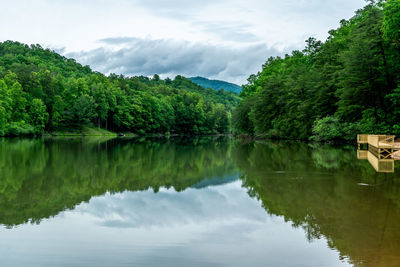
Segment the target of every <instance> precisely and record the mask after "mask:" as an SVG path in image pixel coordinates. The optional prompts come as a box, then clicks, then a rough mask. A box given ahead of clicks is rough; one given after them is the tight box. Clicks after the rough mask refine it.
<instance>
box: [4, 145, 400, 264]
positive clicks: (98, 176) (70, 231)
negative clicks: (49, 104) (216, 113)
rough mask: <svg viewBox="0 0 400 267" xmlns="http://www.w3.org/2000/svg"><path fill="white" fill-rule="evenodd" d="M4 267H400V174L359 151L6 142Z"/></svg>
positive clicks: (303, 147)
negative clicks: (380, 167)
mask: <svg viewBox="0 0 400 267" xmlns="http://www.w3.org/2000/svg"><path fill="white" fill-rule="evenodd" d="M0 167H1V168H0V225H1V227H0V264H1V266H191V267H192V266H307V267H309V266H374V267H375V266H400V179H399V178H400V175H399V172H398V171H397V170H398V169H399V167H400V166H397V164H396V165H395V167H396V168H397V170H396V169H395V172H394V173H378V172H376V171H375V169H374V168H373V167H372V166H371V165H370V164H369V162H368V161H366V160H358V159H357V148H356V146H355V145H348V146H332V145H314V144H305V143H301V142H257V143H246V142H242V141H238V140H233V139H230V138H217V137H208V138H175V139H173V138H171V139H169V140H168V139H148V138H146V139H145V138H142V139H141V138H131V139H130V138H116V139H109V140H107V139H105V138H44V139H0Z"/></svg>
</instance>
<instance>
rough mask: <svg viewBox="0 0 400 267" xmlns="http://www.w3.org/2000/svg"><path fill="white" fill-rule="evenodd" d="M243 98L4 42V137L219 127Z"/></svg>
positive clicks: (0, 83)
mask: <svg viewBox="0 0 400 267" xmlns="http://www.w3.org/2000/svg"><path fill="white" fill-rule="evenodd" d="M239 100H240V98H239V96H238V95H237V94H235V93H232V92H227V91H216V90H213V89H204V88H202V87H200V86H198V85H196V84H194V83H192V82H191V81H190V80H188V79H186V78H185V77H182V76H177V77H175V78H174V79H173V80H172V79H169V78H167V79H165V80H163V79H160V77H159V76H158V75H154V76H153V77H152V78H149V77H145V76H139V77H124V76H122V75H115V74H111V75H109V76H105V75H103V74H101V73H98V72H94V71H92V70H91V69H90V68H89V67H88V66H82V65H80V64H78V63H77V62H76V61H75V60H74V59H68V58H65V57H63V56H61V55H59V54H57V53H55V52H54V51H51V50H49V49H43V48H42V47H41V46H40V45H31V46H28V45H25V44H21V43H18V42H13V41H6V42H3V43H0V136H17V135H37V134H42V133H44V132H54V131H74V130H80V129H82V127H84V126H92V127H99V128H105V129H107V130H111V131H115V132H133V133H137V134H147V133H161V134H165V133H176V134H214V133H227V132H229V129H230V120H231V110H232V109H233V108H234V107H235V106H236V105H237V103H238V102H239Z"/></svg>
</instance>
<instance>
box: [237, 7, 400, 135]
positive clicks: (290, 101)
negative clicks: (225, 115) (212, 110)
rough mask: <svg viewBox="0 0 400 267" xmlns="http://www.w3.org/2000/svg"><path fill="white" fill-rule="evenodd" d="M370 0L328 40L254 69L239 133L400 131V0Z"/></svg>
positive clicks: (239, 118) (239, 114)
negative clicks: (256, 70) (256, 69)
mask: <svg viewBox="0 0 400 267" xmlns="http://www.w3.org/2000/svg"><path fill="white" fill-rule="evenodd" d="M367 2H368V3H367V5H366V6H365V7H364V8H363V9H360V10H358V11H357V12H356V13H355V16H354V17H352V18H351V19H349V20H342V21H341V22H340V27H339V28H338V29H336V30H331V31H329V37H328V38H327V40H326V41H325V42H321V41H318V40H316V39H315V38H309V39H308V40H307V41H306V47H305V49H304V50H302V51H293V52H292V54H291V55H286V56H284V57H271V58H269V59H268V60H267V61H266V62H265V64H264V65H263V66H262V70H261V71H260V72H259V73H257V74H255V75H251V76H250V77H249V79H248V83H247V84H246V85H244V86H243V92H242V93H241V96H242V97H243V101H242V102H241V103H240V104H239V106H238V108H237V109H236V110H235V111H234V114H233V126H234V129H235V132H236V133H238V134H249V135H259V136H265V137H270V138H285V139H303V140H307V139H311V140H316V141H321V140H336V139H348V140H352V139H354V138H355V135H356V134H357V133H370V134H372V133H379V134H397V135H398V134H400V0H387V1H367Z"/></svg>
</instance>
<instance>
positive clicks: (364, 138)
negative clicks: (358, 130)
mask: <svg viewBox="0 0 400 267" xmlns="http://www.w3.org/2000/svg"><path fill="white" fill-rule="evenodd" d="M357 143H359V144H368V134H359V135H357Z"/></svg>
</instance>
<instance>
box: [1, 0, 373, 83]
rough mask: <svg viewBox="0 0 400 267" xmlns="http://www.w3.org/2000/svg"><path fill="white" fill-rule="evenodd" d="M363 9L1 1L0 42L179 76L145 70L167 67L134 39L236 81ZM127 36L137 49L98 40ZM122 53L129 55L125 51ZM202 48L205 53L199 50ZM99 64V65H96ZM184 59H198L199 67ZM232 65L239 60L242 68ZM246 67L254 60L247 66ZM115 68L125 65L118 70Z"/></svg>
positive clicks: (291, 2)
mask: <svg viewBox="0 0 400 267" xmlns="http://www.w3.org/2000/svg"><path fill="white" fill-rule="evenodd" d="M364 4H365V2H364V0H331V1H328V0H282V1H275V0H246V1H244V0H230V1H228V0H214V1H212V0H205V1H197V0H196V1H195V0H169V1H165V0H147V1H142V0H114V1H111V0H96V1H94V0H85V1H78V0H69V1H66V0H56V1H50V0H37V1H28V0H17V1H15V0H2V1H1V10H2V16H0V24H1V25H3V27H0V41H4V40H16V41H21V42H25V43H39V44H42V45H43V46H45V47H51V48H60V47H63V48H64V49H65V53H71V52H74V53H73V54H74V55H78V54H80V55H82V56H83V57H82V58H78V60H81V61H82V62H86V61H85V60H86V59H88V58H91V59H92V61H90V62H92V63H91V64H93V65H92V67H93V68H94V69H98V70H101V69H105V70H106V69H107V68H106V66H109V65H110V61H111V63H112V69H113V70H115V71H121V72H122V71H127V72H124V73H122V74H144V73H155V72H157V71H158V70H162V72H163V73H164V74H167V73H171V74H175V72H176V71H177V70H181V69H182V66H181V65H179V66H177V65H176V64H175V65H174V64H172V65H171V66H170V67H169V66H167V65H161V66H159V67H157V68H154V69H153V70H152V69H150V67H152V66H153V67H154V66H156V64H155V63H162V64H166V63H171V61H168V60H166V61H164V62H159V61H158V60H159V59H152V58H151V57H155V56H157V55H153V54H151V53H148V52H149V49H148V48H146V47H144V48H143V50H140V49H139V46H138V41H135V40H142V41H140V42H141V43H149V42H150V41H149V40H152V41H151V42H150V43H151V44H156V43H157V45H156V50H155V52H156V53H160V52H157V51H159V50H163V48H162V47H161V45H166V47H165V49H164V50H166V51H171V49H172V50H173V49H174V48H180V46H182V47H181V49H182V50H183V52H179V53H178V55H168V58H170V59H174V58H176V57H177V59H179V62H178V63H179V64H180V63H184V58H187V60H188V61H189V62H188V63H191V64H192V65H193V64H194V65H195V66H196V67H195V68H193V67H192V66H190V65H189V66H188V67H187V68H188V69H191V70H199V71H201V72H200V73H196V74H194V75H197V74H198V75H206V74H207V75H209V77H210V78H220V79H226V80H229V81H233V82H238V83H241V82H244V78H243V77H245V76H248V75H250V74H251V73H253V72H255V71H256V70H259V69H260V65H261V63H263V62H264V61H265V60H266V57H267V56H270V55H274V53H275V54H279V53H282V52H283V51H287V50H288V49H289V48H296V49H301V48H302V47H303V46H304V40H305V39H307V38H308V37H309V36H315V37H317V38H319V39H324V38H326V36H327V32H328V31H329V30H330V29H332V28H336V27H337V26H338V25H339V21H340V20H341V19H343V18H350V17H351V16H352V14H353V13H354V11H355V10H356V9H358V8H361V7H362V6H363V5H364ZM4 25H5V26H4ZM126 36H127V37H130V38H132V39H131V40H133V41H132V42H136V44H135V45H134V46H133V45H132V42H130V43H128V44H127V46H125V47H118V48H116V47H115V45H113V46H111V45H110V44H107V43H105V42H104V41H103V42H98V40H104V39H106V38H121V37H126ZM129 48H132V49H133V50H132V51H131V52H129V51H128V49H129ZM208 48H209V49H210V52H205V51H203V50H202V49H208ZM268 48H269V49H268ZM96 49H97V50H96ZM116 49H117V50H118V49H119V52H120V54H117V55H124V56H125V55H128V56H131V59H132V55H133V53H136V54H140V56H139V57H140V58H141V60H142V61H143V62H145V63H146V64H144V65H143V64H139V66H138V67H145V69H142V70H140V69H139V68H138V67H133V66H132V64H129V66H128V65H127V64H126V62H127V61H129V59H125V60H123V59H121V60H119V59H110V58H109V57H110V56H114V55H115V54H112V53H110V51H113V50H116ZM122 49H124V50H122ZM188 49H193V51H190V50H188ZM254 49H259V51H253V50H254ZM266 51H267V52H266ZM249 52H250V54H245V53H249ZM89 53H95V55H96V57H97V59H96V60H95V61H93V60H94V59H93V56H89ZM214 53H218V57H216V59H217V62H210V60H209V59H207V58H204V59H202V58H201V59H199V56H202V55H204V56H215V55H214ZM229 53H231V54H229ZM239 53H243V54H240V55H239ZM101 54H103V56H102V55H101ZM220 54H221V56H219V55H220ZM71 55H72V54H71ZM143 55H146V56H147V57H148V58H144V56H143ZM161 55H162V56H167V55H166V54H161ZM256 56H260V57H261V58H259V59H257V58H255V57H256ZM137 57H138V56H135V59H136V60H137ZM101 58H103V60H105V61H104V62H101V61H100V59H101ZM191 59H195V60H200V63H199V62H193V61H191ZM246 59H247V60H246ZM238 60H244V61H243V64H240V63H238ZM221 61H224V62H223V63H221ZM250 61H253V62H252V63H251V66H250V65H249V64H250ZM93 62H96V64H94V63H93ZM118 62H121V63H124V65H120V66H117V65H116V64H118ZM202 64H210V71H205V68H206V67H207V66H203V65H202ZM132 71H135V72H132ZM212 71H216V72H212ZM185 73H191V72H190V71H188V72H185ZM185 73H182V74H185ZM237 75H238V76H237Z"/></svg>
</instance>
